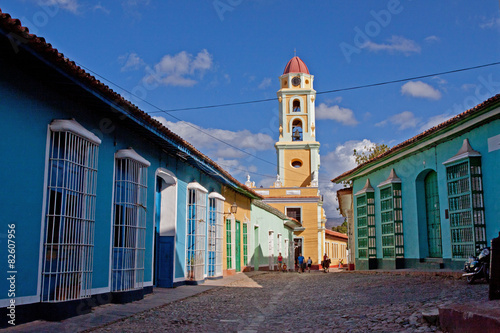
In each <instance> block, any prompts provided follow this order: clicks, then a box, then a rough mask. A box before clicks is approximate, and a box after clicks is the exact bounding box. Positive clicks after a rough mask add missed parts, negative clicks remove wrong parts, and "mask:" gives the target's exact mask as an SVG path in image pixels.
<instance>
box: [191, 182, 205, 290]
mask: <svg viewBox="0 0 500 333" xmlns="http://www.w3.org/2000/svg"><path fill="white" fill-rule="evenodd" d="M197 185H198V187H195V188H189V187H188V221H187V224H188V225H187V227H188V228H187V256H186V272H187V276H186V278H187V279H188V280H192V281H198V280H203V278H204V273H205V272H204V270H205V237H206V222H205V221H206V215H207V211H206V210H207V207H206V200H207V194H206V192H205V191H203V190H201V189H200V188H199V187H201V186H199V184H197Z"/></svg>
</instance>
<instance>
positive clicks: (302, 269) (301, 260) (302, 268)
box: [297, 253, 304, 273]
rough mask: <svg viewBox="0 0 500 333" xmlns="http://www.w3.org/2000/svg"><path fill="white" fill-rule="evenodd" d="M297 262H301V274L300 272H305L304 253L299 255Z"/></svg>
mask: <svg viewBox="0 0 500 333" xmlns="http://www.w3.org/2000/svg"><path fill="white" fill-rule="evenodd" d="M297 260H298V261H299V273H300V271H302V272H304V256H303V255H302V253H299V257H298V258H297Z"/></svg>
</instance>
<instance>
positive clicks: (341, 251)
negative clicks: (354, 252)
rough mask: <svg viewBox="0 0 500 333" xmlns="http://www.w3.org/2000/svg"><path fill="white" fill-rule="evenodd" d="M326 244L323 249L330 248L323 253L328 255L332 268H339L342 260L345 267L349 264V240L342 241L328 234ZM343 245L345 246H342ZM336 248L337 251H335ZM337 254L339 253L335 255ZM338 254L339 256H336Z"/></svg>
mask: <svg viewBox="0 0 500 333" xmlns="http://www.w3.org/2000/svg"><path fill="white" fill-rule="evenodd" d="M325 243H326V244H323V247H325V245H326V246H328V249H327V248H324V250H323V253H328V257H329V258H330V259H331V261H332V262H331V263H330V265H332V266H338V264H339V261H340V259H342V260H343V263H344V265H346V264H347V253H346V249H347V239H341V238H338V237H334V236H331V235H328V234H326V235H325ZM341 245H343V246H341ZM335 247H336V250H335ZM335 252H337V253H335ZM335 254H337V255H335Z"/></svg>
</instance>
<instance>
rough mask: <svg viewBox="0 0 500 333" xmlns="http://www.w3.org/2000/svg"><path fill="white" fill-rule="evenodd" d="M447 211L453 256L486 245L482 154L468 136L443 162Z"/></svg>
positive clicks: (462, 256) (459, 255) (465, 253)
mask: <svg viewBox="0 0 500 333" xmlns="http://www.w3.org/2000/svg"><path fill="white" fill-rule="evenodd" d="M443 164H445V165H446V180H447V192H448V205H449V212H450V215H449V216H450V229H451V247H452V256H453V258H468V257H469V256H471V255H475V252H476V248H477V247H479V248H483V247H485V246H486V245H487V240H486V226H485V219H484V201H483V186H482V173H481V154H479V153H478V152H476V151H474V150H473V149H472V147H471V146H470V145H469V141H468V140H467V139H465V140H464V144H463V146H462V148H461V149H460V151H459V152H458V154H457V155H455V156H454V157H453V158H451V159H450V160H448V161H446V162H444V163H443Z"/></svg>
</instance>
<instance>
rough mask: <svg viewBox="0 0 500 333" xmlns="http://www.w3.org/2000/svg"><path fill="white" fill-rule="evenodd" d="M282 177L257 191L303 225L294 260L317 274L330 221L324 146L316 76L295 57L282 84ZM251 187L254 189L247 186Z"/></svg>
mask: <svg viewBox="0 0 500 333" xmlns="http://www.w3.org/2000/svg"><path fill="white" fill-rule="evenodd" d="M279 81H280V90H278V92H277V95H278V101H279V120H280V122H279V124H280V125H279V140H278V142H276V144H275V147H276V152H277V155H278V175H277V178H276V182H275V183H274V185H273V186H271V187H269V188H259V189H255V192H257V193H258V194H260V195H261V196H262V197H264V202H265V203H267V204H269V205H270V206H272V207H275V208H277V209H279V210H280V211H282V212H284V213H285V214H286V215H287V216H289V217H293V218H295V219H296V220H298V221H299V222H300V223H301V226H300V227H299V228H295V230H294V251H295V258H297V257H298V255H299V253H302V255H303V256H304V257H305V258H306V259H307V258H308V257H311V259H312V260H313V267H314V268H318V265H319V264H320V263H321V260H322V258H323V254H324V253H325V252H326V249H325V222H326V217H325V215H324V210H323V208H322V205H323V201H322V198H321V196H320V193H319V190H318V170H319V166H320V157H319V146H320V144H319V142H318V141H316V132H315V129H316V127H315V124H314V122H315V103H314V101H315V99H316V91H315V90H314V89H313V81H314V76H313V75H311V74H310V73H309V70H308V68H307V66H306V64H305V63H304V62H303V61H302V60H301V59H300V58H299V57H297V56H295V57H293V58H292V59H291V60H290V61H289V62H288V64H287V65H286V67H285V70H284V71H283V75H281V76H280V78H279ZM246 185H247V186H248V185H252V183H251V182H249V181H248V182H247V183H246Z"/></svg>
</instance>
